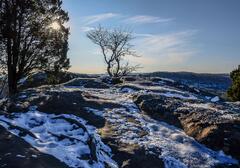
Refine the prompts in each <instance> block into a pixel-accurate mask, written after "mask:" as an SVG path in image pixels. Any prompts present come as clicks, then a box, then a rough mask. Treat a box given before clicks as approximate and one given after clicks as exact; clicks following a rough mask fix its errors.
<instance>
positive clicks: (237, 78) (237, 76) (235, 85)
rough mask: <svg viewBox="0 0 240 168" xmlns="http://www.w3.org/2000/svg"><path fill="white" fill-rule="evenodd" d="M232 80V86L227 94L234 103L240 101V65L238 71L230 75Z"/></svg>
mask: <svg viewBox="0 0 240 168" xmlns="http://www.w3.org/2000/svg"><path fill="white" fill-rule="evenodd" d="M230 77H231V79H232V86H231V87H230V88H229V90H228V92H227V94H228V97H229V98H230V99H231V100H233V101H240V65H239V67H238V69H236V70H233V71H232V72H231V73H230Z"/></svg>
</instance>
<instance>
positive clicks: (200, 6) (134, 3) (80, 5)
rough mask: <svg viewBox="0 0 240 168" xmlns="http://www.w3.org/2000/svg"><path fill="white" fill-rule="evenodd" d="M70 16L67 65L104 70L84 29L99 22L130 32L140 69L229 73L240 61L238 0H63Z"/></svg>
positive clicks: (88, 70)
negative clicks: (68, 59) (138, 55)
mask: <svg viewBox="0 0 240 168" xmlns="http://www.w3.org/2000/svg"><path fill="white" fill-rule="evenodd" d="M63 8H64V9H65V10H66V11H68V13H69V16H70V21H69V23H68V25H69V26H70V32H71V35H70V39H69V48H70V50H69V53H68V54H69V57H70V59H71V65H72V67H71V69H70V71H73V72H80V73H103V72H105V65H104V62H103V57H102V55H101V53H100V52H99V49H98V46H96V45H94V44H93V43H92V42H91V41H90V40H89V39H87V38H86V32H87V31H89V30H91V29H92V28H94V27H96V26H98V25H99V24H101V25H102V26H104V27H107V28H109V29H111V28H115V27H121V28H126V29H130V30H132V31H133V32H134V35H135V37H136V38H135V39H134V40H133V41H132V43H133V44H134V45H135V47H134V48H135V49H136V51H137V52H138V54H140V55H141V57H140V58H129V60H130V62H132V63H133V64H139V63H140V64H141V65H142V67H143V68H142V69H141V70H140V71H142V72H151V71H193V72H210V73H223V72H227V73H228V72H230V71H231V70H232V69H234V68H236V67H237V65H238V64H240V20H239V18H240V1H239V0H87V1H86V0H63Z"/></svg>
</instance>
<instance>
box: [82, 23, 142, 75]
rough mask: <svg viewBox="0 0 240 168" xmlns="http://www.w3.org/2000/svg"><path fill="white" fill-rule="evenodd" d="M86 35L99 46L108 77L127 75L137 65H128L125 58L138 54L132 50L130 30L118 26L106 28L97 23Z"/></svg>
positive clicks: (134, 69)
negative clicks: (111, 28) (112, 28)
mask: <svg viewBox="0 0 240 168" xmlns="http://www.w3.org/2000/svg"><path fill="white" fill-rule="evenodd" d="M87 37H88V38H89V39H90V40H91V41H92V42H93V43H94V44H97V45H98V46H100V48H101V51H102V54H103V57H104V61H105V63H106V64H107V73H108V74H109V76H110V77H121V76H124V75H127V74H129V73H131V72H133V71H136V69H137V68H138V67H139V66H130V65H129V62H128V61H127V60H126V57H128V56H135V57H136V56H138V55H137V54H136V52H135V51H134V50H133V45H131V44H130V41H131V40H132V39H133V36H132V33H131V32H130V31H125V30H122V29H120V28H117V29H114V30H108V29H105V28H103V27H102V26H101V25H99V26H98V27H97V28H95V29H94V30H91V31H89V32H88V33H87Z"/></svg>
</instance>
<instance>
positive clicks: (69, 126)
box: [0, 110, 117, 168]
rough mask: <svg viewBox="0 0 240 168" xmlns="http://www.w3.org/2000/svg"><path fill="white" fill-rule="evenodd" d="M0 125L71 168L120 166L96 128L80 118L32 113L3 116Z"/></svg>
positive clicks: (0, 118) (31, 111)
mask: <svg viewBox="0 0 240 168" xmlns="http://www.w3.org/2000/svg"><path fill="white" fill-rule="evenodd" d="M0 124H1V125H2V126H4V127H5V128H6V129H8V130H9V131H10V132H11V133H13V134H15V135H17V136H20V137H21V138H23V139H24V140H25V141H27V142H28V143H30V144H31V145H32V146H33V147H35V148H36V149H38V150H39V151H40V152H43V153H47V154H50V155H53V156H55V157H56V158H57V159H59V160H61V161H62V162H64V163H66V164H67V165H68V166H70V167H76V168H79V167H83V168H104V167H106V165H108V166H109V167H117V164H116V163H115V162H114V161H113V160H112V159H111V149H110V148H109V147H108V146H106V145H104V144H103V142H102V141H101V139H100V137H99V135H98V134H96V129H95V128H94V127H92V126H89V125H86V122H85V121H84V120H83V119H81V118H79V117H76V116H73V115H54V114H46V113H41V112H38V111H36V110H30V111H29V112H27V113H15V114H13V115H11V117H9V118H7V117H6V116H0ZM25 131H26V132H25ZM93 143H94V145H92V144H93ZM19 157H20V156H19Z"/></svg>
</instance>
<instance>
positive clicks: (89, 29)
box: [80, 26, 94, 32]
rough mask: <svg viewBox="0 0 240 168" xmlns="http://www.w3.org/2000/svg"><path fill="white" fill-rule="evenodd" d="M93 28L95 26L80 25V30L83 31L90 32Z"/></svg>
mask: <svg viewBox="0 0 240 168" xmlns="http://www.w3.org/2000/svg"><path fill="white" fill-rule="evenodd" d="M91 30H94V28H93V27H89V26H83V27H80V31H82V32H88V31H91Z"/></svg>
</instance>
